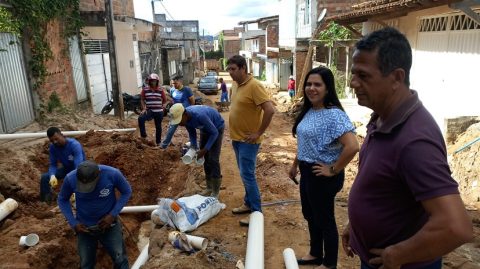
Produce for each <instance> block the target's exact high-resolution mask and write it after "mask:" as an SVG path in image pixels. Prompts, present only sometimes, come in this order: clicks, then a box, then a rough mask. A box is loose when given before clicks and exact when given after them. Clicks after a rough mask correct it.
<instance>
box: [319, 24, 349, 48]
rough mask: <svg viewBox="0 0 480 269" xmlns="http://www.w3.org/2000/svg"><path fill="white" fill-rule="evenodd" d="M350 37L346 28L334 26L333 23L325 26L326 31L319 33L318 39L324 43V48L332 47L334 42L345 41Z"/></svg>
mask: <svg viewBox="0 0 480 269" xmlns="http://www.w3.org/2000/svg"><path fill="white" fill-rule="evenodd" d="M351 37H352V32H350V30H348V29H347V28H345V27H343V26H341V25H339V24H336V23H335V22H330V23H329V24H328V26H327V29H325V30H323V31H321V32H320V34H319V36H318V39H320V40H321V41H322V42H325V46H326V47H330V48H331V47H333V44H334V43H335V41H338V40H346V39H349V38H351Z"/></svg>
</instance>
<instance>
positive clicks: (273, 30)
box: [267, 25, 278, 48]
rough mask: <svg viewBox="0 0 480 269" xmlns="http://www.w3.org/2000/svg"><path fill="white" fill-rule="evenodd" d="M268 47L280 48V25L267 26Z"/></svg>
mask: <svg viewBox="0 0 480 269" xmlns="http://www.w3.org/2000/svg"><path fill="white" fill-rule="evenodd" d="M267 47H274V48H277V47H278V25H268V26H267Z"/></svg>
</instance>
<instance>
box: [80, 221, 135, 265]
mask: <svg viewBox="0 0 480 269" xmlns="http://www.w3.org/2000/svg"><path fill="white" fill-rule="evenodd" d="M114 224H115V225H114V226H113V227H111V228H109V229H107V230H105V231H103V232H102V231H98V232H90V233H79V234H78V235H77V246H78V255H79V256H80V268H81V269H95V264H96V260H97V257H96V256H97V244H98V242H99V241H100V243H101V244H102V246H103V247H104V248H105V250H106V251H107V253H108V255H110V257H111V258H112V261H113V268H115V269H128V268H129V266H128V257H127V252H126V249H125V242H124V241H123V235H122V225H121V224H120V222H119V221H116V222H114Z"/></svg>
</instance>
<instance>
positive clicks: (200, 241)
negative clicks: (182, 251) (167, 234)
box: [187, 234, 208, 250]
mask: <svg viewBox="0 0 480 269" xmlns="http://www.w3.org/2000/svg"><path fill="white" fill-rule="evenodd" d="M187 240H188V242H190V245H192V247H194V248H195V249H199V250H204V249H206V248H207V245H208V239H206V238H203V237H200V236H195V235H189V234H187Z"/></svg>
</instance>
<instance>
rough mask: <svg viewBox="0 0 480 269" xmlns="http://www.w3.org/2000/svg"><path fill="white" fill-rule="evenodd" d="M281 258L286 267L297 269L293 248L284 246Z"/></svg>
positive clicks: (287, 268)
mask: <svg viewBox="0 0 480 269" xmlns="http://www.w3.org/2000/svg"><path fill="white" fill-rule="evenodd" d="M283 260H284V261H285V268H286V269H298V262H297V258H296V257H295V252H294V251H293V249H291V248H286V249H284V250H283Z"/></svg>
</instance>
